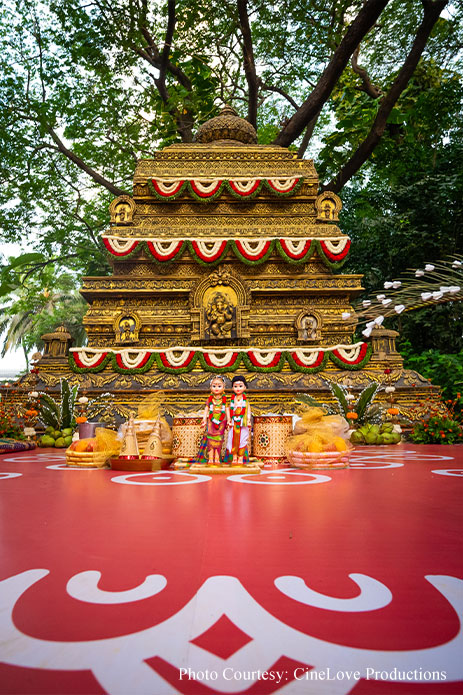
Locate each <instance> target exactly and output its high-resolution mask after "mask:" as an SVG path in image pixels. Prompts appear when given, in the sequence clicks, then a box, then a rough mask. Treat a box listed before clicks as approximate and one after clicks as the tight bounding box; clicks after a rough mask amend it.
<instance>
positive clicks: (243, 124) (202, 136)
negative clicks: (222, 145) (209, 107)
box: [195, 106, 257, 145]
mask: <svg viewBox="0 0 463 695" xmlns="http://www.w3.org/2000/svg"><path fill="white" fill-rule="evenodd" d="M221 140H236V141H238V142H242V143H244V144H246V145H255V144H256V143H257V133H256V130H255V128H254V127H253V126H252V125H251V124H250V123H249V121H246V120H245V119H244V118H240V117H239V116H238V114H237V113H236V111H235V109H233V108H232V107H231V106H225V107H224V108H223V109H222V110H221V112H220V114H219V115H218V116H216V117H215V118H211V119H210V120H209V121H206V123H203V125H202V126H200V128H199V130H198V132H197V133H196V136H195V141H196V142H201V143H207V142H210V143H213V142H216V141H221Z"/></svg>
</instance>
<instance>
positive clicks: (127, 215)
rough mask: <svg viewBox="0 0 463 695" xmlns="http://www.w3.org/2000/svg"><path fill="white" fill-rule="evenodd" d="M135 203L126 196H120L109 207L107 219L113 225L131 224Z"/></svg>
mask: <svg viewBox="0 0 463 695" xmlns="http://www.w3.org/2000/svg"><path fill="white" fill-rule="evenodd" d="M134 212H135V202H134V200H133V198H131V197H130V196H128V195H120V196H119V197H118V198H115V199H114V200H113V201H112V203H111V204H110V206H109V217H110V220H111V223H112V224H114V225H118V226H119V225H128V224H132V220H133V215H134Z"/></svg>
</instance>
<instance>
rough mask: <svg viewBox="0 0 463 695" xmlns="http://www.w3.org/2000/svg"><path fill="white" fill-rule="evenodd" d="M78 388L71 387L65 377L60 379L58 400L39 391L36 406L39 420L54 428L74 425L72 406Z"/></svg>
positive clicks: (59, 428) (60, 428)
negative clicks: (37, 404)
mask: <svg viewBox="0 0 463 695" xmlns="http://www.w3.org/2000/svg"><path fill="white" fill-rule="evenodd" d="M78 388H79V387H78V386H72V387H71V386H70V384H69V382H68V380H67V379H61V382H60V397H59V400H55V399H54V398H52V397H51V396H50V395H48V393H43V392H41V393H40V395H39V406H38V410H39V418H40V420H42V422H43V423H44V424H45V425H47V426H49V427H54V429H55V430H62V429H63V428H67V427H75V424H76V422H75V418H74V407H75V402H76V398H77V391H78Z"/></svg>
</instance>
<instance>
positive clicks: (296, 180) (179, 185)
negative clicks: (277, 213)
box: [150, 176, 302, 200]
mask: <svg viewBox="0 0 463 695" xmlns="http://www.w3.org/2000/svg"><path fill="white" fill-rule="evenodd" d="M301 182H302V179H301V177H300V176H282V177H276V178H275V177H273V178H268V177H251V178H242V177H241V178H236V177H235V178H233V177H232V178H228V179H221V178H214V177H213V178H195V179H175V178H169V179H166V178H154V179H150V183H151V185H152V187H153V190H154V193H155V194H156V196H157V197H158V198H161V199H164V200H169V199H172V198H176V197H177V196H178V195H179V194H180V193H191V194H192V195H193V196H194V197H197V198H201V199H202V200H207V199H208V198H214V197H215V196H217V195H218V194H219V193H220V192H221V190H223V189H227V188H228V189H229V190H230V191H231V192H232V193H234V194H235V195H236V196H238V197H240V198H247V197H250V196H253V195H254V194H256V193H257V192H258V190H259V189H260V188H261V187H262V186H266V187H267V189H269V190H270V191H272V192H274V193H276V194H277V195H283V196H286V195H291V193H293V192H296V190H298V188H299V186H300V184H301Z"/></svg>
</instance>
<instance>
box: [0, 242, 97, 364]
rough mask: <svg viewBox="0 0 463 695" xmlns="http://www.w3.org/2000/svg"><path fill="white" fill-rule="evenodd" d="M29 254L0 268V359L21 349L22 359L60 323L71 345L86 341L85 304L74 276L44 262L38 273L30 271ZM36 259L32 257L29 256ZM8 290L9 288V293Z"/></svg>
mask: <svg viewBox="0 0 463 695" xmlns="http://www.w3.org/2000/svg"><path fill="white" fill-rule="evenodd" d="M31 255H32V254H23V255H22V256H20V257H19V258H17V259H9V262H8V263H7V264H6V265H4V266H1V267H0V282H1V286H2V287H3V288H4V298H3V306H1V310H2V318H1V319H0V335H2V334H3V336H4V340H3V346H2V356H3V355H5V353H6V352H8V351H9V350H14V349H16V348H18V347H22V348H23V350H24V354H25V356H26V361H27V357H28V354H29V353H30V352H31V351H32V350H33V349H40V350H41V349H42V348H43V342H42V341H41V336H42V335H44V334H45V333H51V332H52V331H53V330H54V329H55V328H56V327H57V326H59V325H61V324H63V325H64V326H65V327H66V328H67V330H68V331H69V333H70V334H71V336H72V337H73V339H74V344H75V345H82V343H83V342H84V341H85V340H86V335H85V331H84V329H83V327H82V318H83V316H84V314H85V312H86V310H87V304H86V302H84V300H83V299H82V297H81V296H80V295H79V294H78V293H77V291H76V290H75V289H74V287H75V283H76V278H75V276H73V275H71V274H69V273H65V272H59V271H57V269H56V268H55V267H54V266H53V265H52V264H48V263H47V262H46V261H44V258H43V256H42V255H41V254H39V255H40V258H41V262H43V263H44V265H43V267H42V268H41V269H40V271H37V272H30V270H31V265H30V263H31V262H35V259H34V261H31ZM33 255H34V256H36V254H33ZM9 288H11V292H10V294H8V292H9Z"/></svg>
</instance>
